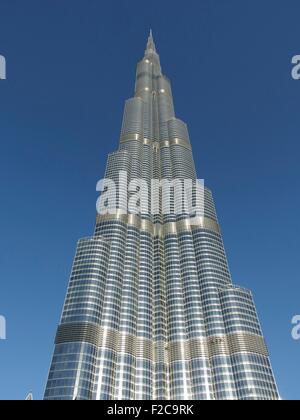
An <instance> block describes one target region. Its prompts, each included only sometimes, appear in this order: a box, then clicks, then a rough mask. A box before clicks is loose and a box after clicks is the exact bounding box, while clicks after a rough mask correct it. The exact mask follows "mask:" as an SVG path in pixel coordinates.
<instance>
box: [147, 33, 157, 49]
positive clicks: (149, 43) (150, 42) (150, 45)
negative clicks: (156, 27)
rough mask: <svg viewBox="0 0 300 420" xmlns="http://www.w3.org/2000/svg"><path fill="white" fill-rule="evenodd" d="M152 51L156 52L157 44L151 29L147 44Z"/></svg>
mask: <svg viewBox="0 0 300 420" xmlns="http://www.w3.org/2000/svg"><path fill="white" fill-rule="evenodd" d="M150 49H151V50H154V51H155V43H154V39H153V32H152V28H150V31H149V37H148V42H147V50H150Z"/></svg>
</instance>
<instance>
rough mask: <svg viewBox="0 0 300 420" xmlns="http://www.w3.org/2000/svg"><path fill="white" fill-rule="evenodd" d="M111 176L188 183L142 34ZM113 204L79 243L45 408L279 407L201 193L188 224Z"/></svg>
mask: <svg viewBox="0 0 300 420" xmlns="http://www.w3.org/2000/svg"><path fill="white" fill-rule="evenodd" d="M120 171H125V172H126V173H127V174H128V177H129V179H133V178H140V179H143V180H145V181H146V182H147V183H150V181H151V179H163V178H164V179H169V180H172V179H187V178H189V179H193V180H194V179H196V172H195V166H194V161H193V155H192V149H191V144H190V140H189V134H188V130H187V126H186V124H185V123H184V122H182V121H181V120H179V119H177V118H176V116H175V112H174V106H173V99H172V91H171V86H170V82H169V80H168V79H167V78H166V77H165V76H164V75H163V74H162V72H161V67H160V60H159V56H158V54H157V52H156V48H155V45H154V41H153V37H152V34H150V36H149V39H148V43H147V48H146V51H145V55H144V57H143V59H142V60H141V61H140V62H139V63H138V66H137V73H136V83H135V94H134V97H133V98H131V99H129V100H127V101H126V104H125V110H124V118H123V124H122V129H121V136H120V143H119V149H118V151H116V152H114V153H112V154H110V155H109V157H108V162H107V168H106V174H105V177H106V178H110V179H112V180H115V181H116V182H118V175H119V172H120ZM119 198H120V197H119ZM121 201H122V200H120V201H119V202H118V203H119V204H118V211H117V212H116V213H115V214H106V215H99V214H98V216H97V221H96V227H95V232H94V235H93V236H92V237H89V238H85V239H81V240H80V241H79V242H78V246H77V251H76V255H75V259H74V264H73V268H72V273H71V278H70V283H69V287H68V291H67V296H66V300H65V305H64V309H63V314H62V318H61V321H60V325H59V327H58V331H57V335H56V340H55V351H54V355H53V360H52V364H51V368H50V373H49V377H48V382H47V386H46V391H45V399H46V400H59V399H63V400H72V399H82V400H102V399H104V400H107V399H113V400H118V399H119V400H120V399H125V400H147V399H148V400H149V399H154V400H166V399H171V400H172V399H182V400H184V399H186V400H188V399H194V400H200V399H201V400H216V399H239V400H243V399H244V400H246V399H278V392H277V388H276V383H275V380H274V376H273V373H272V368H271V365H270V361H269V356H268V350H267V348H266V344H265V341H264V338H263V336H262V332H261V328H260V324H259V321H258V317H257V313H256V309H255V305H254V303H253V299H252V295H251V292H250V291H248V290H246V289H243V288H241V287H238V286H234V285H233V284H232V280H231V276H230V273H229V269H228V264H227V259H226V255H225V252H224V247H223V241H222V236H221V232H220V227H219V224H218V219H217V216H216V211H215V206H214V201H213V198H212V194H211V192H210V190H209V189H207V188H205V200H204V214H203V217H200V218H199V219H198V221H197V223H195V222H194V223H191V220H190V219H189V215H187V214H185V213H183V214H163V212H161V213H160V214H155V215H153V214H152V213H151V212H150V211H149V212H148V213H141V214H135V215H133V214H128V213H126V212H124V211H123V212H122V206H121V204H120V202H121ZM150 201H151V200H150ZM149 204H151V203H149Z"/></svg>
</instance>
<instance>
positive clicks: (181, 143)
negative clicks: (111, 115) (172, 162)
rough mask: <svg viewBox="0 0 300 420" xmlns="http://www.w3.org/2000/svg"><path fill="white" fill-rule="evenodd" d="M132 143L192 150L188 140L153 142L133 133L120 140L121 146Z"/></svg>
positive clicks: (173, 139)
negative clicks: (139, 142) (175, 146)
mask: <svg viewBox="0 0 300 420" xmlns="http://www.w3.org/2000/svg"><path fill="white" fill-rule="evenodd" d="M130 141H141V142H142V144H144V145H148V146H150V145H151V144H152V146H153V147H157V146H159V147H160V148H165V147H170V146H174V145H177V146H182V147H185V148H186V149H189V150H191V145H190V143H189V142H188V141H187V140H185V139H181V138H178V137H176V138H172V139H170V140H163V141H161V142H159V141H157V140H151V139H148V138H145V137H143V136H142V135H140V134H138V133H133V134H123V135H122V136H121V138H120V143H121V144H123V143H127V142H130Z"/></svg>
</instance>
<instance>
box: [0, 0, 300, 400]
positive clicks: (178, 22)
mask: <svg viewBox="0 0 300 420" xmlns="http://www.w3.org/2000/svg"><path fill="white" fill-rule="evenodd" d="M299 16H300V2H299V0H287V1H283V0H281V1H277V0H264V1H261V0H251V1H248V0H226V1H225V0H189V1H174V0H172V1H171V0H160V1H157V0H147V1H144V0H139V1H137V0H128V1H121V0H119V1H116V0H110V1H103V0H101V1H100V0H98V1H96V0H89V1H86V0H63V1H61V0H51V1H50V0H44V1H40V0H27V1H23V0H14V1H11V0H1V13H0V54H2V55H4V56H5V57H6V60H7V80H6V81H2V80H0V141H1V143H0V144H1V153H0V173H1V207H0V216H1V219H0V220H1V230H0V232H1V235H0V259H1V261H0V282H1V283H0V315H4V316H5V317H6V319H7V340H6V341H0V399H22V398H24V397H25V396H26V394H27V392H29V391H30V390H32V391H33V393H34V397H35V398H36V399H38V398H42V395H43V389H44V386H45V381H46V377H47V372H48V369H49V364H50V359H51V353H52V350H53V341H54V336H55V331H56V327H57V324H58V321H59V317H60V312H61V308H62V304H63V300H64V295H65V291H66V287H67V282H68V276H69V272H70V268H71V264H72V259H73V255H74V251H75V246H76V241H77V240H78V239H79V238H81V237H85V236H89V235H91V234H92V232H93V227H94V218H95V203H96V198H97V194H96V189H95V187H96V182H97V180H98V179H100V178H101V177H102V176H103V174H104V169H105V164H106V157H107V154H108V153H109V152H111V151H114V150H116V148H117V144H118V135H119V131H120V126H121V118H122V112H123V105H124V100H125V99H127V98H128V97H130V96H132V94H133V87H134V86H133V84H134V76H135V65H136V62H137V61H138V60H139V59H140V58H141V57H142V55H143V52H144V48H145V43H146V37H147V35H148V31H149V28H150V27H152V29H153V32H154V37H155V40H156V45H157V48H158V51H159V53H160V56H161V62H162V66H163V71H164V72H165V73H166V74H167V75H168V76H169V77H170V79H171V81H172V84H173V94H174V100H175V108H176V113H177V116H178V117H179V118H181V119H183V120H184V121H186V122H187V123H188V125H189V130H190V137H191V141H192V145H193V150H194V157H195V161H196V165H197V170H198V176H199V177H200V178H204V179H205V183H206V185H208V186H209V187H210V188H212V190H213V192H214V197H215V201H216V205H217V210H218V215H219V219H220V223H221V226H222V231H223V235H224V241H225V247H226V250H227V255H228V258H229V263H230V267H231V272H232V276H233V281H234V282H235V283H237V284H239V285H242V286H245V287H247V288H250V289H251V290H252V291H253V293H254V297H255V301H256V304H257V308H258V312H259V315H260V319H261V322H262V325H263V330H264V333H265V336H266V340H267V343H268V345H269V348H270V353H271V360H272V363H273V367H274V371H275V375H276V378H277V381H278V386H279V390H280V393H281V395H282V397H283V398H284V399H300V367H299V366H300V363H299V361H300V341H293V340H292V338H291V329H292V326H291V318H292V317H293V316H294V315H295V314H300V300H299V294H300V293H299V292H300V282H299V230H300V224H299V212H300V198H299V154H300V145H299V144H300V142H299V133H300V118H299V115H300V114H299V105H300V80H299V81H295V80H293V79H292V78H291V68H292V65H291V59H292V57H293V56H294V55H296V54H300V42H299V40H300V24H299Z"/></svg>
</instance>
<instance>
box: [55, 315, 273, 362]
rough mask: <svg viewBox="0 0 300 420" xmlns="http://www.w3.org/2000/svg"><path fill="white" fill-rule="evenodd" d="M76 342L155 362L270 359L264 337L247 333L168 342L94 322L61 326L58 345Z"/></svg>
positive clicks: (57, 339)
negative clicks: (230, 357)
mask: <svg viewBox="0 0 300 420" xmlns="http://www.w3.org/2000/svg"><path fill="white" fill-rule="evenodd" d="M74 342H82V343H89V344H92V345H94V346H96V347H98V348H103V349H108V350H111V351H114V352H116V353H123V354H125V353H126V354H129V355H131V356H132V357H135V358H141V359H146V360H149V361H151V362H155V363H158V362H163V363H173V362H176V361H179V360H187V361H188V360H193V359H198V358H210V357H214V356H220V355H224V356H226V355H231V354H235V353H256V354H260V355H263V356H266V357H268V350H267V347H266V344H265V341H264V338H263V337H262V336H259V335H256V334H249V333H245V332H237V333H232V334H227V335H222V336H215V337H208V338H199V339H191V340H185V341H176V342H170V343H165V342H155V341H152V340H149V339H145V338H142V337H136V336H134V335H132V334H128V333H123V332H119V331H116V330H111V329H106V328H103V327H100V326H98V325H96V324H91V323H78V324H61V325H60V326H59V327H58V331H57V335H56V339H55V344H63V343H74Z"/></svg>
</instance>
